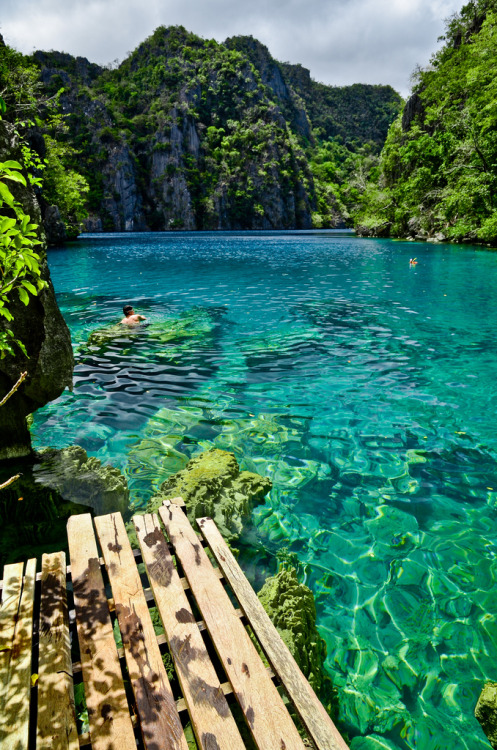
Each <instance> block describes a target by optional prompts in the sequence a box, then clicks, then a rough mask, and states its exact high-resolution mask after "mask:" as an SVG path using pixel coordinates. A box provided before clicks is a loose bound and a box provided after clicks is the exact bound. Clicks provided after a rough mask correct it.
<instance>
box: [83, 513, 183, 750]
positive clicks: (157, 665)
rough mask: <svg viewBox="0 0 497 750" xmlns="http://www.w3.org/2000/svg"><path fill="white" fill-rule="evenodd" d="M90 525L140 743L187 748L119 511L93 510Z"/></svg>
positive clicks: (153, 749) (174, 749)
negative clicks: (114, 617)
mask: <svg viewBox="0 0 497 750" xmlns="http://www.w3.org/2000/svg"><path fill="white" fill-rule="evenodd" d="M95 526H96V529H97V534H98V538H99V541H100V546H101V548H102V552H103V555H104V559H105V565H106V568H107V572H108V575H109V580H110V584H111V587H112V594H113V597H114V602H115V606H116V614H117V619H118V622H119V628H120V630H121V636H122V641H123V647H124V653H125V656H126V665H127V667H128V672H129V677H130V682H131V686H132V688H133V692H134V695H135V701H136V707H137V711H138V716H139V719H140V726H141V729H142V735H143V741H144V744H145V747H147V748H150V750H159V748H164V749H166V748H167V749H168V750H180V749H181V750H188V745H187V743H186V738H185V735H184V733H183V728H182V726H181V720H180V718H179V714H178V712H177V710H176V705H175V702H174V697H173V694H172V692H171V687H170V685H169V680H168V679H167V674H166V670H165V668H164V665H163V663H162V658H161V653H160V651H159V646H158V645H157V640H156V637H155V632H154V627H153V625H152V620H151V618H150V613H149V611H148V606H147V602H146V601H145V596H144V594H143V589H142V585H141V580H140V575H139V573H138V570H137V567H136V564H135V560H134V556H133V551H132V549H131V546H130V544H129V541H128V536H127V534H126V529H125V528H124V522H123V519H122V517H121V514H120V513H111V514H109V515H106V516H99V517H98V518H96V519H95Z"/></svg>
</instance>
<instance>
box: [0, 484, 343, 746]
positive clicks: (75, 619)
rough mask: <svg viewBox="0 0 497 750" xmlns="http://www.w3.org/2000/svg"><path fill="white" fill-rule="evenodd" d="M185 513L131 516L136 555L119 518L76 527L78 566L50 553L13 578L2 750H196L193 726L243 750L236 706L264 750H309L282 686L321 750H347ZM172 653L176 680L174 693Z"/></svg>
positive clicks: (4, 631) (7, 585) (83, 519)
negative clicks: (82, 709)
mask: <svg viewBox="0 0 497 750" xmlns="http://www.w3.org/2000/svg"><path fill="white" fill-rule="evenodd" d="M182 505H183V503H182V501H181V498H178V499H177V500H176V501H174V502H172V503H170V502H167V503H165V504H164V506H163V507H162V508H161V509H160V510H159V515H155V514H153V515H152V514H148V515H137V516H134V518H133V522H134V525H135V529H136V533H137V537H138V541H139V544H140V550H141V554H140V553H139V552H138V551H136V550H135V551H133V550H132V549H131V546H130V543H129V541H128V536H127V534H126V530H125V527H124V523H123V519H122V517H121V515H120V514H119V513H112V514H110V515H107V516H100V517H98V518H96V519H94V521H93V520H92V518H91V516H90V515H89V514H85V515H79V516H72V517H71V518H70V519H69V522H68V527H67V534H68V542H69V552H70V558H71V566H70V568H67V569H66V560H65V554H64V553H63V552H58V553H55V554H50V555H43V558H42V570H41V573H39V574H38V575H36V560H34V559H33V560H29V561H28V562H27V563H26V565H24V563H16V564H13V565H6V566H5V568H4V576H3V582H2V584H1V587H2V604H1V607H0V748H1V749H2V750H33V749H34V748H42V749H43V750H48V749H49V748H50V750H79V748H80V747H84V748H93V749H94V750H135V748H136V747H137V746H138V747H139V748H145V750H162V749H163V750H188V744H187V741H186V737H185V734H184V727H185V726H186V724H187V722H188V721H190V722H191V725H192V727H193V730H194V733H195V738H196V742H197V745H198V747H199V748H201V749H202V750H242V749H243V748H245V747H246V742H244V740H243V739H242V735H241V734H240V730H239V727H238V726H237V724H236V723H235V719H234V718H233V713H232V705H233V701H234V700H235V699H236V702H237V703H238V706H239V709H240V711H241V714H242V715H243V717H244V719H245V722H246V726H247V729H248V730H249V732H250V734H251V736H252V741H253V743H254V744H255V746H256V747H257V748H259V749H260V750H303V748H304V747H306V745H304V742H303V740H302V739H301V736H300V734H299V732H298V730H297V727H296V725H295V723H294V721H293V720H292V718H291V716H290V714H289V712H288V710H287V707H286V705H285V702H284V700H283V699H282V697H281V695H280V693H281V690H282V688H283V689H284V691H285V692H286V693H287V695H288V697H289V698H290V700H291V702H292V703H293V706H294V708H295V710H296V712H297V713H298V715H299V716H300V719H301V721H302V724H303V726H304V727H305V729H306V732H307V735H308V737H309V739H310V740H311V741H312V742H313V744H314V745H315V747H316V748H318V750H347V745H346V744H345V742H344V740H343V739H342V737H341V736H340V734H339V732H338V731H337V729H336V728H335V726H334V724H333V722H332V721H331V719H330V718H329V716H328V715H327V714H326V712H325V710H324V708H323V707H322V705H321V703H320V702H319V700H318V698H317V697H316V695H315V693H314V692H313V690H312V688H311V687H310V685H309V683H308V682H307V680H306V679H305V677H304V676H303V674H302V673H301V671H300V670H299V668H298V666H297V664H296V663H295V661H294V660H293V658H292V656H291V655H290V653H289V651H288V649H287V648H286V646H285V645H284V643H283V641H282V640H281V638H280V636H279V634H278V632H277V631H276V629H275V628H274V626H273V625H272V623H271V621H270V620H269V618H268V616H267V615H266V613H265V611H264V609H263V608H262V606H261V604H260V602H259V600H258V599H257V596H256V595H255V593H254V591H253V590H252V588H251V587H250V584H249V583H248V581H247V579H246V578H245V576H244V575H243V573H242V571H241V569H240V568H239V566H238V564H237V562H236V560H235V558H234V557H233V555H232V554H231V552H230V550H229V548H228V547H227V545H226V543H225V542H224V540H223V539H222V537H221V535H220V534H219V531H218V530H217V528H216V526H215V524H214V522H213V521H212V520H211V519H208V518H206V519H200V520H199V521H198V525H199V528H200V530H201V535H203V536H199V534H198V533H197V532H196V531H195V530H194V529H193V528H192V526H191V525H190V523H189V521H188V519H187V517H186V515H185V514H184V512H183V510H182V507H181V506H182ZM159 516H160V518H159ZM161 521H162V524H163V526H164V527H165V529H166V531H167V537H168V538H169V541H168V540H167V538H166V536H165V534H164V532H163V530H162V526H161ZM94 525H95V529H96V535H95V531H94ZM205 545H208V547H209V548H210V551H211V553H212V555H213V557H214V558H215V560H216V561H217V563H218V565H219V567H218V568H216V567H214V566H213V565H212V563H211V561H210V559H209V557H208V555H207V554H206V551H205V549H204V546H205ZM99 547H100V550H101V555H102V557H101V556H100V552H99ZM141 563H142V564H143V565H142V567H141V568H140V567H137V565H140V564H141ZM145 576H146V578H147V580H148V582H149V584H150V588H149V587H148V585H147V582H145V583H144V580H145ZM228 587H229V589H230V590H231V598H230V595H229V594H228ZM235 599H236V600H237V602H238V604H239V606H238V607H236V606H234V605H233V603H232V600H235ZM73 606H74V609H72V607H73ZM149 606H155V607H157V610H158V613H159V615H160V619H161V621H162V625H163V628H164V635H159V636H157V635H156V634H155V631H154V626H153V624H152V619H151V615H150V612H149ZM116 620H117V624H116V622H115V621H116ZM247 625H250V626H251V630H252V631H253V633H254V634H255V636H256V637H257V639H258V642H259V645H260V647H261V648H262V650H263V652H264V653H265V655H266V657H267V659H268V662H269V663H270V665H271V668H267V667H265V666H264V663H263V661H262V659H261V657H260V656H259V653H258V652H257V650H256V648H255V646H254V643H253V641H252V639H251V637H249V634H248V632H247V629H246V626H247ZM117 629H118V631H119V634H120V640H121V641H122V647H118V646H117V645H116V638H115V634H116V632H117ZM76 632H77V639H76ZM78 646H79V656H78V655H77V654H78ZM165 649H168V650H169V654H170V657H171V659H172V662H173V664H174V670H175V674H176V676H177V678H178V679H177V681H176V680H174V681H173V684H172V685H171V684H170V682H169V679H168V675H167V671H166V668H165V666H164V661H163V652H164V650H165ZM71 653H72V654H73V655H74V658H72V657H71ZM81 678H82V682H83V686H84V694H85V699H86V705H87V708H88V724H89V732H88V733H86V734H79V735H78V731H77V724H78V722H77V720H76V714H75V705H74V684H75V682H81ZM178 683H179V686H178ZM278 685H279V686H281V687H278ZM242 734H243V733H242ZM307 746H308V745H307Z"/></svg>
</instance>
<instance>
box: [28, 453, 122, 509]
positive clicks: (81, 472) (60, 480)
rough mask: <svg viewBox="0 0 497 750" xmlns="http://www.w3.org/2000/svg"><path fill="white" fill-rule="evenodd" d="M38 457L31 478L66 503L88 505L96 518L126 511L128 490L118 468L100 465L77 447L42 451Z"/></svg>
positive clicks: (95, 459) (96, 459)
mask: <svg viewBox="0 0 497 750" xmlns="http://www.w3.org/2000/svg"><path fill="white" fill-rule="evenodd" d="M38 457H39V459H40V460H39V463H37V464H36V465H35V466H34V468H33V475H34V477H35V479H36V481H37V482H38V483H39V484H42V485H44V486H45V487H49V488H51V489H53V490H57V492H58V493H59V494H60V495H62V497H64V498H65V500H67V501H70V502H75V503H80V504H82V505H86V506H89V507H90V508H92V509H93V510H94V511H95V513H96V514H97V515H103V514H105V513H113V512H116V511H119V512H120V513H123V514H125V513H126V512H127V510H128V504H129V490H128V486H127V483H126V479H125V477H124V476H123V475H122V474H121V472H120V471H119V469H116V468H115V467H114V466H102V463H101V461H99V460H98V458H94V457H88V455H87V453H86V451H85V450H84V449H83V448H81V447H80V446H79V445H70V446H69V447H68V448H63V449H62V450H57V449H55V448H45V449H44V450H42V451H40V452H39V454H38Z"/></svg>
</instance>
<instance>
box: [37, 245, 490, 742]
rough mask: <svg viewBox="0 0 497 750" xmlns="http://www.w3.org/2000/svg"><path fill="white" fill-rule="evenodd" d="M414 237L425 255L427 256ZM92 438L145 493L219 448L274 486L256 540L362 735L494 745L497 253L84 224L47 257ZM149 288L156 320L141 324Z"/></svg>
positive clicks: (64, 432)
mask: <svg viewBox="0 0 497 750" xmlns="http://www.w3.org/2000/svg"><path fill="white" fill-rule="evenodd" d="M414 253H415V254H416V255H417V256H418V260H419V263H418V265H417V266H416V267H414V268H410V267H409V263H408V260H409V257H410V256H412V255H413V254H414ZM49 259H50V266H51V271H52V276H53V280H54V285H55V288H56V290H57V292H58V299H59V303H60V306H61V308H62V311H63V313H64V316H65V318H66V320H67V322H68V324H69V326H70V328H71V333H72V337H73V342H74V349H75V356H76V368H75V378H74V383H75V387H74V391H73V393H68V392H67V393H65V394H63V395H62V396H61V398H60V399H58V401H56V402H54V403H52V404H50V405H48V406H47V407H45V409H43V410H41V411H40V412H38V413H37V414H36V417H35V425H34V439H35V443H36V445H37V446H42V445H52V446H55V447H63V446H66V445H69V444H71V443H77V444H79V445H81V446H83V447H84V448H85V449H86V450H87V451H88V453H89V454H90V455H94V456H97V457H98V458H100V459H101V460H103V461H105V462H110V463H112V464H114V465H116V466H118V467H119V468H121V470H122V471H123V472H124V473H125V474H126V476H127V479H128V483H129V486H130V488H131V491H132V502H133V504H134V507H138V508H139V507H144V505H145V504H146V502H147V499H148V498H149V497H150V495H151V493H152V492H153V491H154V490H155V489H156V488H157V487H158V486H159V485H160V483H161V482H162V481H163V480H164V479H165V478H166V477H167V476H168V475H169V474H171V473H172V472H174V471H177V470H178V469H180V468H182V467H183V466H184V465H185V463H186V462H187V460H188V459H189V458H190V457H191V456H192V455H195V454H196V453H198V452H200V451H202V450H204V449H206V448H209V447H212V446H216V447H219V448H224V449H227V450H231V451H233V452H234V453H235V455H236V456H237V458H238V459H239V461H240V462H241V463H242V465H243V467H244V468H247V469H251V470H255V471H258V472H259V473H261V474H265V475H267V476H269V477H270V478H271V479H272V481H273V490H272V492H271V494H270V496H269V497H268V499H267V500H266V502H265V503H264V504H263V505H261V506H259V507H258V508H256V509H255V510H254V513H253V522H254V527H253V528H252V529H251V531H250V532H249V534H248V536H247V538H246V539H245V540H244V545H245V546H244V551H243V559H244V560H245V564H246V566H247V568H246V569H247V571H248V573H249V575H250V576H251V577H252V578H253V580H254V581H255V582H256V583H259V582H260V580H261V578H262V576H263V574H264V573H266V572H267V571H268V570H270V569H271V568H272V565H274V559H275V556H276V555H277V554H279V555H280V556H281V555H284V556H290V558H291V559H293V560H294V561H295V562H296V563H297V565H298V567H299V571H300V575H301V577H302V579H303V580H305V582H306V583H307V584H308V585H309V586H310V587H311V588H312V590H313V592H314V594H315V597H316V603H317V609H318V617H319V628H320V632H321V633H322V635H323V637H324V638H325V639H326V642H327V645H328V660H327V668H328V670H329V672H330V674H331V676H332V677H333V680H334V681H335V684H336V685H337V686H338V687H339V688H340V691H341V706H342V708H341V718H342V720H343V722H344V724H345V725H346V726H347V727H348V729H349V731H350V735H351V737H353V740H352V748H353V750H374V749H380V748H389V749H391V750H392V749H393V750H394V749H395V748H397V749H400V750H406V749H407V748H422V750H442V749H443V750H445V748H447V747H451V746H452V747H457V748H466V749H467V750H483V748H487V747H488V742H487V741H486V739H485V738H484V736H483V733H482V732H481V730H480V728H479V725H478V724H477V723H476V721H475V719H474V718H473V710H474V706H475V703H476V699H477V697H478V694H479V691H480V689H481V686H482V684H483V682H484V681H485V679H497V671H496V667H495V664H496V655H497V619H496V610H497V605H496V596H495V593H494V590H495V578H496V566H497V525H496V506H497V470H496V460H495V459H496V450H497V438H496V432H495V424H494V423H495V416H494V415H495V413H496V407H497V385H496V384H497V354H496V352H497V349H496V338H497V307H496V305H495V302H494V287H495V276H496V273H497V255H496V254H495V253H491V252H486V251H476V250H475V249H472V248H458V247H454V246H439V247H433V246H424V245H418V246H416V249H415V251H414V250H413V246H412V244H404V243H394V242H389V241H374V240H359V239H356V238H354V237H335V236H334V235H333V234H328V235H327V234H309V235H299V234H277V235H225V234H215V235H208V234H207V235H199V234H194V235H188V234H173V235H143V236H131V237H130V236H128V237H122V236H115V237H105V238H99V237H95V238H87V239H84V240H82V241H80V242H78V243H77V244H76V245H74V246H71V247H68V248H66V249H61V250H54V251H52V252H51V253H50V258H49ZM127 302H131V303H132V304H133V305H134V306H135V307H136V309H137V310H138V311H139V312H141V313H143V314H144V315H146V316H147V326H144V327H140V328H139V329H137V330H133V331H126V330H125V331H123V330H121V328H120V327H119V325H118V323H119V320H120V317H121V308H122V305H123V304H125V303H127Z"/></svg>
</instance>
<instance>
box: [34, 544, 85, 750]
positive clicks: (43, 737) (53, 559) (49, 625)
mask: <svg viewBox="0 0 497 750" xmlns="http://www.w3.org/2000/svg"><path fill="white" fill-rule="evenodd" d="M41 568H42V570H41V573H42V575H41V601H40V634H39V659H38V719H37V750H78V747H79V742H78V731H77V728H76V714H75V711H74V687H73V676H72V664H71V641H70V636H69V616H68V611H67V593H66V556H65V553H64V552H56V553H54V554H52V555H46V554H45V555H43V557H42V564H41Z"/></svg>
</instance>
